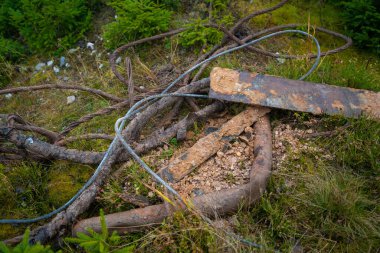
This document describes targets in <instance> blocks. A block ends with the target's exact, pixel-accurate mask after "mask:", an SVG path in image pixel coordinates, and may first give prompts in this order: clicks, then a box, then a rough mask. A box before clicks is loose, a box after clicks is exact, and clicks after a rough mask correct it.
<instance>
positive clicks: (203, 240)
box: [0, 0, 380, 252]
mask: <svg viewBox="0 0 380 253" xmlns="http://www.w3.org/2000/svg"><path fill="white" fill-rule="evenodd" d="M235 5H236V6H237V7H236V8H238V9H237V11H238V12H240V13H241V15H243V14H247V13H249V12H251V11H253V10H254V9H261V8H263V7H267V6H269V5H273V1H266V0H261V1H254V4H253V5H251V4H249V1H237V2H236V3H235ZM338 12H339V10H336V9H334V8H333V7H330V6H329V5H328V4H324V5H320V1H301V0H298V1H291V2H290V3H289V4H287V5H285V6H284V7H282V8H281V9H279V10H276V11H275V12H273V13H272V14H270V15H264V16H260V17H257V18H255V19H253V20H252V21H251V22H250V25H251V27H253V29H257V30H258V29H260V28H262V27H267V26H271V25H279V24H283V23H292V22H294V23H308V22H310V24H312V25H322V26H324V27H326V28H331V29H333V30H337V31H342V27H341V21H340V19H339V18H338V15H337V14H338ZM317 36H318V39H320V41H321V44H322V47H323V50H326V49H327V48H332V47H336V46H337V45H340V43H341V42H340V41H337V40H335V39H332V38H330V37H328V36H324V35H320V34H317ZM177 43H178V41H177V39H176V38H175V37H174V38H172V39H168V40H165V41H163V42H162V43H160V42H158V43H154V44H153V43H152V44H146V45H143V46H141V47H138V48H136V49H135V50H134V51H132V50H131V51H129V52H128V55H129V56H131V59H132V63H133V66H134V79H135V83H136V85H139V86H140V85H143V86H144V87H147V88H151V87H156V86H157V84H159V83H160V82H157V80H156V77H155V73H154V71H152V69H155V68H156V67H157V66H162V65H165V64H168V63H171V64H173V65H175V66H179V68H181V69H185V68H186V67H187V65H188V63H189V62H190V61H191V60H192V59H195V58H196V55H194V54H192V52H189V51H185V50H182V49H181V48H179V46H178V44H177ZM259 46H260V47H265V48H267V49H268V50H271V51H272V52H282V53H290V54H304V53H308V52H310V50H311V51H312V50H313V49H312V47H311V44H310V43H309V42H308V41H307V40H305V39H303V38H298V37H281V38H278V39H273V40H270V41H267V42H265V43H262V44H261V45H259ZM97 50H98V53H101V55H90V52H89V51H88V50H87V51H86V50H82V52H81V53H80V54H75V55H67V60H68V62H69V63H70V64H71V65H72V67H71V68H69V69H67V70H65V71H66V72H64V74H63V75H65V76H69V77H70V79H71V80H72V81H73V82H75V83H76V84H79V85H86V86H89V87H93V88H97V89H102V90H105V91H107V92H109V93H112V94H116V95H118V96H120V97H122V96H127V92H126V88H125V87H124V86H123V84H121V83H120V82H119V81H117V80H116V78H115V77H114V76H113V74H112V72H111V71H110V70H109V65H108V61H107V56H106V51H104V50H102V49H101V48H99V49H97ZM162 59H165V60H164V62H162ZM39 60H40V59H37V58H34V59H29V61H30V62H29V63H28V64H29V65H32V66H34V65H35V64H36V63H37V62H38V61H39ZM99 64H104V67H103V68H102V69H99V68H98V66H99ZM312 64H313V61H309V60H307V59H299V60H286V61H285V63H283V64H281V63H280V62H278V61H277V60H275V59H267V58H265V57H262V56H260V55H256V54H253V53H250V52H236V53H233V54H231V55H229V56H224V57H221V58H219V59H218V60H216V61H215V63H213V65H212V66H216V65H218V66H220V67H228V68H235V69H244V70H247V71H252V72H261V73H267V74H272V75H278V76H283V77H287V78H292V79H296V78H298V77H300V76H302V75H303V74H304V73H306V71H307V70H308V68H309V67H310V66H311V65H312ZM212 66H210V67H209V68H208V70H207V71H206V72H205V74H204V75H205V76H207V75H208V73H209V71H210V70H211V67H212ZM119 69H120V71H124V70H123V66H122V65H120V66H119ZM379 69H380V60H379V59H378V58H376V57H375V56H374V55H371V54H368V53H366V52H362V51H358V50H357V49H355V48H350V49H348V50H346V51H344V52H342V53H339V54H336V55H332V56H328V57H324V58H323V59H322V63H321V64H320V66H319V67H318V69H317V70H316V71H315V72H314V73H313V74H312V75H311V76H310V77H309V78H308V79H307V80H308V81H311V82H319V83H326V84H333V85H339V86H345V87H352V88H361V89H369V90H373V91H380V71H379ZM166 81H167V80H166ZM166 81H165V83H166ZM46 82H49V83H55V82H58V78H57V76H56V75H55V74H54V73H53V71H52V70H50V69H48V70H46V71H45V72H44V73H42V72H40V73H38V74H33V73H32V71H29V72H26V73H23V74H20V75H16V76H13V81H12V83H11V85H10V86H24V85H36V84H42V83H46ZM68 95H75V96H77V101H76V102H75V103H74V104H72V105H66V96H68ZM109 104H110V103H109V102H108V101H106V100H104V99H101V98H98V97H95V96H92V95H88V94H86V93H82V92H78V93H74V92H72V91H40V92H37V93H23V94H17V95H14V96H13V98H12V99H11V100H5V99H4V98H0V108H1V109H0V112H1V113H15V112H17V113H19V114H20V115H21V116H22V117H24V118H25V119H26V120H28V121H30V122H33V123H34V124H36V125H40V126H43V127H46V128H48V129H52V130H55V131H59V130H62V128H63V127H64V126H66V125H67V124H68V123H69V122H71V121H72V120H75V119H78V118H79V117H80V116H82V115H85V114H87V113H89V112H93V111H96V110H98V109H100V108H103V107H105V106H108V105H109ZM241 109H242V106H241V105H232V106H231V107H230V108H229V111H230V112H232V113H237V112H238V111H241ZM122 112H123V111H117V112H114V113H112V114H111V115H107V116H104V117H97V118H96V119H94V120H93V121H91V122H89V123H86V124H84V125H82V126H81V127H78V128H77V129H76V130H74V131H73V132H72V133H71V134H72V135H78V134H84V133H87V132H93V133H107V134H113V122H114V121H115V120H116V119H117V118H118V117H119V116H120V115H121V113H122ZM271 117H272V125H275V124H277V123H278V122H280V123H281V122H289V121H291V122H294V123H295V124H296V125H297V127H299V128H302V127H303V126H304V123H305V122H307V121H308V120H310V119H311V118H314V119H316V120H317V122H318V124H317V125H314V126H313V128H314V129H315V130H318V131H328V130H333V129H335V128H337V127H342V126H348V127H345V128H344V130H343V131H339V132H338V133H337V134H335V135H332V136H330V137H319V138H316V139H313V140H311V141H308V140H304V142H305V143H307V144H308V145H310V146H315V147H318V149H308V150H302V152H294V151H293V147H291V146H288V154H289V156H288V158H287V160H285V161H284V163H283V164H282V165H281V166H279V167H276V168H274V171H273V175H272V177H271V180H270V183H269V186H268V189H267V192H266V193H265V194H264V196H263V198H262V199H261V200H260V201H259V202H258V203H257V204H255V205H254V206H252V207H243V206H242V207H241V209H240V210H239V212H238V213H237V214H235V215H233V216H232V217H231V218H229V219H228V221H229V222H228V223H229V225H228V226H225V227H224V228H223V229H220V228H218V226H216V225H209V224H207V223H205V222H204V221H203V220H202V219H201V218H200V217H199V216H197V215H195V214H194V213H177V214H175V215H174V216H173V217H171V218H168V219H167V220H166V221H165V222H163V224H162V225H161V226H159V227H158V228H156V229H152V230H151V231H149V232H147V233H135V234H129V235H123V236H122V238H121V240H122V242H121V244H122V245H125V246H128V245H135V246H136V250H137V251H140V252H145V251H147V252H153V251H154V252H203V251H208V252H220V251H225V252H247V251H252V250H253V249H252V248H249V247H246V246H244V245H242V244H241V243H239V242H238V241H237V240H236V239H234V238H231V237H230V236H228V235H226V233H225V231H224V230H226V229H231V230H232V231H234V233H236V234H238V235H240V236H242V237H243V238H246V239H248V240H251V241H254V242H257V243H260V244H261V245H263V246H264V248H263V249H262V250H258V251H262V252H271V251H272V250H273V249H278V250H280V251H281V252H290V251H293V250H295V249H298V250H299V249H303V250H304V251H308V252H309V251H310V252H330V251H331V252H378V249H379V248H380V229H379V228H380V222H379V221H380V208H379V206H380V199H379V196H380V160H379V158H380V123H379V122H376V121H373V120H370V119H366V118H360V119H356V120H355V119H344V118H341V117H328V116H321V117H313V116H311V115H309V114H303V113H294V112H283V111H274V112H272V116H271ZM159 119H160V116H159V115H158V116H157V119H155V120H154V121H153V122H152V123H150V124H149V125H148V126H147V129H148V130H149V129H152V128H153V127H155V125H156V123H157V122H158V121H159ZM202 127H203V126H202V124H198V123H195V124H194V126H193V131H194V133H195V134H200V133H201V131H202ZM145 131H147V130H145ZM108 145H109V142H108V141H78V142H75V143H72V144H70V145H69V147H70V148H78V149H83V150H97V151H102V150H105V149H106V148H107V146H108ZM181 145H182V143H180V142H178V141H177V140H176V139H173V140H171V141H170V142H169V143H168V149H167V150H166V151H163V152H162V154H161V157H160V156H158V159H169V158H170V157H171V156H172V155H173V154H174V153H175V150H176V149H177V148H179V147H180V146H181ZM326 154H328V155H329V156H331V157H333V159H327V158H326ZM152 165H155V164H152ZM153 167H155V166H153ZM92 171H93V168H92V167H90V166H79V165H76V164H72V163H66V162H52V163H50V164H44V165H40V164H37V163H29V162H24V163H22V164H18V165H12V166H5V165H1V164H0V183H1V187H0V202H1V203H2V204H3V207H2V208H1V209H0V213H1V217H4V216H6V217H29V216H37V215H39V214H42V213H45V212H47V211H49V210H52V209H53V207H57V206H59V205H61V204H63V203H64V202H65V201H67V200H68V199H69V198H70V197H71V196H72V195H73V194H74V192H75V191H76V190H77V189H79V187H80V186H82V185H83V183H84V182H85V180H87V178H89V176H90V174H91V173H92ZM227 180H229V181H234V180H235V179H234V178H233V177H229V178H227ZM151 183H152V181H151V179H150V177H149V175H148V174H146V173H145V172H144V171H143V170H142V169H140V168H139V167H138V166H137V165H136V164H133V163H131V164H128V166H124V167H123V169H122V170H121V174H120V176H119V177H116V178H111V179H110V180H109V181H108V182H107V183H106V184H105V185H104V187H103V188H102V190H101V192H100V194H99V196H98V199H97V203H96V204H95V205H94V208H93V210H91V211H89V213H88V214H85V216H86V215H97V214H98V209H100V208H103V209H104V211H105V213H111V212H116V211H123V210H129V209H131V208H133V206H131V205H128V204H125V203H124V202H123V201H122V199H121V198H120V193H122V192H123V191H124V190H125V188H128V190H129V191H131V192H132V193H136V194H142V195H147V194H148V192H150V191H151V189H149V188H148V187H147V186H150V185H151ZM151 200H152V201H153V202H155V201H156V202H157V201H158V198H157V197H156V196H155V197H153V199H151ZM37 225H38V224H37ZM24 229H25V226H18V227H14V226H4V225H1V226H0V239H3V238H6V237H9V236H13V235H16V234H19V233H22V231H23V230H24ZM75 250H77V249H72V248H71V246H70V247H66V248H65V247H64V251H67V252H75Z"/></svg>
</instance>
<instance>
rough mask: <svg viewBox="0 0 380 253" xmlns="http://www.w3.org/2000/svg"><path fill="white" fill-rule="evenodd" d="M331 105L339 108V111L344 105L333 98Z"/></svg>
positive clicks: (342, 109)
mask: <svg viewBox="0 0 380 253" xmlns="http://www.w3.org/2000/svg"><path fill="white" fill-rule="evenodd" d="M332 106H333V107H334V108H337V109H338V110H340V111H342V112H343V111H344V105H343V104H342V102H341V101H339V100H334V101H333V103H332Z"/></svg>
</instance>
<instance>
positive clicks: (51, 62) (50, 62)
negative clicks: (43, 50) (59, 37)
mask: <svg viewBox="0 0 380 253" xmlns="http://www.w3.org/2000/svg"><path fill="white" fill-rule="evenodd" d="M53 63H54V60H50V61H48V62H47V63H46V65H47V66H48V67H51V66H52V65H53Z"/></svg>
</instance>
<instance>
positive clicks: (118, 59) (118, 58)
mask: <svg viewBox="0 0 380 253" xmlns="http://www.w3.org/2000/svg"><path fill="white" fill-rule="evenodd" d="M120 62H121V57H120V56H119V57H117V59H116V61H115V63H116V64H119V63H120Z"/></svg>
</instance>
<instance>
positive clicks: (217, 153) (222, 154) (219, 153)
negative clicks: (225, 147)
mask: <svg viewBox="0 0 380 253" xmlns="http://www.w3.org/2000/svg"><path fill="white" fill-rule="evenodd" d="M216 155H217V156H218V157H219V158H221V157H223V156H224V153H223V152H222V151H218V152H216Z"/></svg>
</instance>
